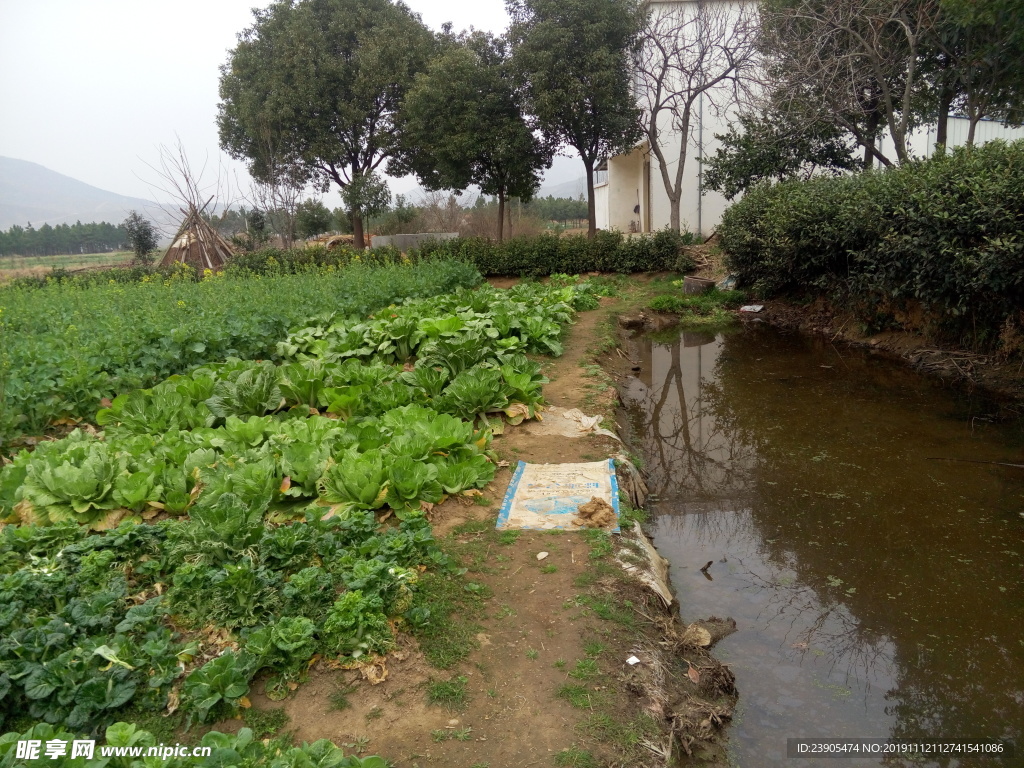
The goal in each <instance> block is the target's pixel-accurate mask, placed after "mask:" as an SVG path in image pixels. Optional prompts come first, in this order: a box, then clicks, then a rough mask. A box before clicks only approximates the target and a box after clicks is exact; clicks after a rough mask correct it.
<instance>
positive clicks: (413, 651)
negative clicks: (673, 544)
mask: <svg viewBox="0 0 1024 768" xmlns="http://www.w3.org/2000/svg"><path fill="white" fill-rule="evenodd" d="M643 298H644V297H643V296H642V294H641V291H640V290H639V289H636V288H633V289H630V291H627V295H626V296H624V297H620V298H606V299H603V300H602V306H601V307H600V308H599V309H597V310H594V311H590V312H584V313H581V314H580V316H579V318H578V322H577V323H576V325H575V326H573V327H572V328H571V329H570V331H569V332H568V335H567V338H566V344H565V354H564V355H563V356H562V357H561V358H558V359H557V360H552V361H547V362H546V373H547V375H548V377H549V378H550V379H551V383H550V384H548V385H547V386H546V387H545V396H546V398H547V400H548V402H549V403H550V404H551V405H555V406H561V407H565V408H571V407H578V408H581V409H583V410H584V411H585V412H586V413H591V414H593V413H600V414H604V415H607V416H610V415H611V414H612V412H613V410H614V407H615V404H616V393H615V389H614V386H613V384H612V381H611V380H610V379H609V377H608V375H607V374H606V373H605V371H604V369H603V368H602V365H604V364H607V365H609V366H611V365H617V364H620V363H622V362H623V357H622V356H621V353H619V352H618V351H617V348H616V347H615V342H614V327H615V325H614V316H615V314H616V313H617V312H619V311H623V310H625V309H627V308H632V307H635V306H637V305H639V304H640V303H642V301H643ZM494 447H495V448H496V449H497V451H498V452H499V454H500V456H501V457H502V458H503V459H504V460H505V461H507V462H508V464H509V467H508V468H505V469H503V470H501V471H500V472H499V474H498V476H497V478H496V479H495V481H494V483H493V484H492V485H491V486H490V487H489V488H488V489H487V490H486V492H485V495H484V496H483V497H481V498H479V499H477V500H476V501H475V502H470V503H466V502H465V501H463V502H461V503H460V502H456V501H448V502H446V503H445V504H444V505H442V506H440V507H438V508H436V509H435V510H434V515H433V523H434V526H435V534H436V536H437V537H438V538H439V539H442V540H443V547H444V549H445V550H446V551H447V552H448V553H449V554H451V555H452V556H453V557H456V558H458V559H459V560H460V561H461V563H462V565H463V566H464V567H465V568H466V569H467V570H466V573H465V575H464V576H463V577H462V578H461V579H452V578H446V579H443V580H438V579H435V580H425V583H424V584H423V585H422V586H423V589H425V590H426V591H427V593H428V594H429V595H430V597H431V603H430V605H431V609H432V610H434V611H435V612H437V615H441V614H443V615H444V616H445V617H446V618H445V619H444V622H443V625H442V626H441V627H439V628H437V630H436V631H428V632H416V633H413V634H414V635H415V637H414V636H412V635H409V634H402V639H401V643H400V647H399V649H398V650H397V651H396V652H395V653H392V654H389V656H388V657H387V658H386V659H384V660H382V661H381V662H380V663H379V664H377V665H376V666H369V667H365V668H362V669H349V670H346V669H336V668H332V667H330V665H328V664H325V663H322V662H321V663H317V664H315V665H314V666H313V667H312V668H311V670H310V673H309V680H308V681H307V682H306V683H304V684H303V685H301V686H299V687H298V688H297V689H296V690H295V691H294V692H293V693H292V694H291V695H290V696H289V697H288V698H286V699H285V700H283V701H280V702H274V701H270V700H269V699H268V698H266V697H265V696H263V695H261V692H262V684H261V683H257V684H256V685H255V686H254V693H255V694H256V695H255V696H253V701H252V704H253V712H252V713H249V714H248V715H247V720H250V721H253V720H259V718H260V717H272V716H276V717H277V718H278V719H283V718H281V717H280V711H283V713H284V714H286V715H287V718H288V723H287V724H286V725H283V726H282V728H283V730H286V731H294V734H295V737H296V739H297V740H299V741H312V740H314V739H318V738H329V739H332V740H334V741H335V742H336V743H338V744H340V745H348V749H350V750H358V751H361V752H362V753H363V754H379V755H381V756H384V757H386V758H388V759H389V760H391V761H393V762H394V764H395V765H396V766H398V768H417V767H420V766H423V767H424V768H425V766H433V765H436V766H445V767H446V768H448V767H449V766H451V767H453V768H484V767H485V766H490V767H491V768H499V767H500V768H515V767H517V766H522V767H523V768H526V767H527V766H582V767H586V766H631V767H634V766H636V767H639V766H664V765H668V764H671V765H677V764H687V765H710V766H724V765H726V760H725V755H724V749H723V743H724V742H723V736H722V733H723V731H722V729H723V727H724V726H725V725H726V724H727V723H728V721H729V718H730V716H731V713H732V708H733V706H734V704H735V701H736V692H735V690H734V687H733V682H732V680H733V679H732V673H731V672H730V671H729V670H728V668H727V667H724V666H722V665H721V664H719V663H718V662H717V661H716V660H715V659H714V658H713V656H711V654H710V653H709V649H708V647H707V646H706V645H705V642H706V640H707V639H708V636H707V635H706V634H705V633H703V632H702V631H701V630H698V629H695V628H691V629H689V631H688V630H687V627H686V626H684V625H682V624H681V623H680V622H679V620H678V619H677V618H676V616H677V613H676V610H675V608H674V607H673V609H671V610H669V609H666V608H665V606H664V605H663V603H662V601H661V599H660V598H658V597H657V596H656V595H655V594H654V593H653V592H652V591H651V590H650V589H648V588H647V587H645V586H642V585H641V584H640V583H639V582H637V581H636V580H635V579H634V578H632V577H630V576H629V575H627V574H626V572H625V571H624V569H623V567H622V564H621V563H620V562H618V561H617V557H618V558H621V559H622V560H624V561H625V562H626V563H627V564H630V563H639V562H642V560H641V557H640V555H641V549H640V547H639V545H638V544H636V543H631V542H630V541H628V540H627V539H628V537H626V536H622V537H620V536H614V537H609V536H608V535H607V534H604V533H603V532H600V531H576V532H557V531H550V532H499V531H496V530H495V527H494V526H495V521H496V518H497V507H498V505H499V504H500V502H501V499H502V498H503V496H504V494H505V491H506V488H507V486H508V483H509V481H510V479H511V476H512V474H511V470H512V468H514V466H515V464H516V462H517V461H518V460H520V459H521V460H524V461H528V462H572V461H596V460H599V459H604V458H607V457H609V456H611V455H613V454H615V453H619V452H621V451H622V450H623V447H622V445H621V444H619V443H618V442H617V441H616V440H613V439H611V438H608V437H601V436H591V437H586V438H581V439H569V438H553V437H551V436H545V435H540V434H535V433H534V431H533V430H532V429H531V427H530V425H529V423H528V424H525V425H521V426H520V427H517V428H509V429H508V430H507V431H506V433H505V434H504V435H502V436H500V437H497V438H496V439H495V442H494ZM540 552H547V553H548V555H547V556H546V557H545V558H544V559H543V560H538V559H537V555H538V553H540ZM684 614H685V608H684ZM688 618H696V617H688ZM706 627H707V628H708V629H709V630H710V632H711V635H712V636H713V637H714V638H715V639H717V637H719V636H721V635H722V634H723V627H724V628H725V629H724V631H725V632H727V631H729V627H728V625H727V624H725V625H723V624H716V623H715V622H712V623H710V624H708V625H706ZM630 657H636V658H638V659H639V660H640V663H638V664H632V665H631V664H628V663H627V659H629V658H630ZM275 710H279V711H278V712H277V713H275ZM230 725H231V724H227V723H225V724H222V726H230ZM235 725H238V723H235ZM687 753H689V754H691V755H692V756H693V757H692V758H690V759H686V761H685V763H684V762H681V761H682V760H683V759H684V758H685V756H686V754H687Z"/></svg>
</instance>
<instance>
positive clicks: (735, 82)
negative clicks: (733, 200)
mask: <svg viewBox="0 0 1024 768" xmlns="http://www.w3.org/2000/svg"><path fill="white" fill-rule="evenodd" d="M731 6H732V4H731V3H717V2H698V3H680V4H669V5H657V4H656V5H654V6H653V8H652V10H651V11H650V13H649V15H648V18H647V24H646V26H645V29H644V31H643V45H642V46H641V47H640V49H639V51H638V53H637V54H636V59H635V66H636V78H637V81H636V88H637V97H638V99H639V102H640V107H641V109H642V110H643V115H642V117H641V120H642V122H643V128H644V131H645V132H646V134H647V140H648V142H649V143H650V147H651V152H652V153H653V154H654V156H655V157H656V158H657V159H658V166H659V169H660V171H661V180H662V183H663V184H664V185H665V193H666V194H667V195H668V199H669V206H670V218H669V222H670V226H671V228H672V229H674V230H675V231H676V232H678V231H679V228H680V226H681V222H680V215H679V206H680V200H681V199H682V188H683V171H684V170H685V167H686V159H687V154H688V152H689V147H690V144H691V143H696V141H697V137H696V136H694V135H693V134H694V133H696V131H697V129H698V127H699V126H698V123H697V121H699V120H700V119H701V117H702V116H701V115H698V117H697V121H695V120H694V113H695V111H698V110H699V107H701V106H702V107H703V109H704V110H705V111H706V112H707V113H708V114H711V115H716V116H717V115H720V114H722V113H724V112H725V111H727V110H729V109H730V108H732V107H734V106H735V105H737V104H738V103H740V102H742V101H745V100H747V99H748V97H749V96H750V95H751V89H752V88H753V87H754V74H755V72H756V71H757V68H756V58H757V50H756V38H757V21H758V19H757V14H756V12H755V11H754V10H752V9H751V8H750V7H749V6H746V5H740V6H739V7H738V8H731ZM699 102H703V103H702V104H699ZM671 134H676V135H678V136H679V146H678V149H676V148H675V147H673V146H672V142H670V141H669V140H668V135H671ZM676 153H678V154H677V156H675V157H670V154H676ZM673 165H675V168H674V170H673V168H672V166H673Z"/></svg>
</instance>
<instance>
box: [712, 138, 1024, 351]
mask: <svg viewBox="0 0 1024 768" xmlns="http://www.w3.org/2000/svg"><path fill="white" fill-rule="evenodd" d="M719 233H720V236H721V243H722V247H723V248H724V249H725V251H726V253H727V263H728V265H729V266H730V268H731V269H732V270H733V271H734V272H735V273H736V274H737V275H738V276H739V278H740V283H741V285H744V286H748V287H750V288H752V289H753V290H754V291H755V292H756V293H757V294H759V295H761V296H765V297H767V296H771V295H778V294H797V293H804V294H807V293H819V294H820V293H830V294H832V295H833V296H834V297H841V298H843V299H844V300H846V301H848V302H849V305H850V306H851V307H853V308H854V309H855V310H856V311H858V313H859V314H860V315H861V317H862V319H864V320H866V321H868V324H869V325H875V326H878V325H879V324H885V322H886V319H887V318H889V319H891V318H892V317H893V312H895V311H898V310H904V309H907V308H910V307H911V306H912V305H914V304H917V305H919V306H920V307H921V308H922V309H923V310H924V312H925V315H926V317H927V318H928V320H929V322H930V324H931V326H932V327H931V328H930V330H932V331H935V332H937V333H938V334H939V335H945V336H954V337H956V338H957V340H958V341H961V342H966V343H971V344H973V345H975V346H990V345H991V344H992V343H993V342H994V341H995V339H996V337H997V336H998V334H999V332H1000V329H1001V328H1003V327H1004V326H1006V325H1007V323H1009V324H1011V325H1012V324H1013V323H1015V322H1017V318H1018V316H1019V313H1020V312H1021V310H1022V309H1024V141H1017V142H1014V143H1012V144H1006V143H1004V142H991V143H989V144H985V145H984V146H980V147H962V148H958V149H956V150H953V151H952V152H947V153H941V154H938V155H936V156H935V157H933V158H931V159H928V160H921V161H915V162H910V163H907V164H905V165H902V166H900V167H898V168H892V169H888V170H882V171H871V172H866V173H861V174H857V175H855V176H846V177H839V178H818V179H811V180H808V181H801V180H791V181H785V182H782V183H779V184H776V185H773V186H769V185H761V186H758V187H755V188H754V189H753V190H751V191H750V192H749V193H748V194H747V195H746V196H745V197H744V198H743V199H742V200H741V201H740V202H738V203H736V204H735V205H733V206H732V207H731V208H729V209H728V210H727V211H726V212H725V215H724V217H723V219H722V223H721V225H720V227H719Z"/></svg>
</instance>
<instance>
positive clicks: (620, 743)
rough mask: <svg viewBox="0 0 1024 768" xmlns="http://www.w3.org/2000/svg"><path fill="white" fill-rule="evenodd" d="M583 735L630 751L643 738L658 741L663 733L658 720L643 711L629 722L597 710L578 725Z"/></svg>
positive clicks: (577, 730)
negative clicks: (618, 719)
mask: <svg viewBox="0 0 1024 768" xmlns="http://www.w3.org/2000/svg"><path fill="white" fill-rule="evenodd" d="M576 732H577V733H579V734H580V735H581V736H586V737H587V738H591V739H595V740H597V741H603V742H608V743H613V744H615V745H616V746H617V747H618V748H619V749H621V750H623V751H627V752H628V751H630V750H633V749H635V748H636V747H638V746H639V745H640V742H641V741H642V740H643V739H645V738H646V739H649V740H651V741H656V740H657V739H658V737H659V736H660V734H661V729H660V728H659V727H658V723H657V721H656V720H655V719H654V718H653V717H651V716H650V715H648V714H646V713H641V714H640V715H638V716H637V717H635V718H633V719H632V720H630V721H629V722H626V723H620V722H618V721H617V720H615V719H614V718H612V717H609V716H608V715H607V714H605V713H603V712H595V713H594V714H592V715H590V716H589V717H588V718H587V719H586V720H584V721H583V722H582V723H580V724H579V725H577V726H576Z"/></svg>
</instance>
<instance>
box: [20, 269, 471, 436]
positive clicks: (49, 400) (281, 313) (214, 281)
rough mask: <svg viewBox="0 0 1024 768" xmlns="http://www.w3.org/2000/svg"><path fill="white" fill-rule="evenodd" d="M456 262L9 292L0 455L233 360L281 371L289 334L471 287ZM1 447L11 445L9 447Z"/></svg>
mask: <svg viewBox="0 0 1024 768" xmlns="http://www.w3.org/2000/svg"><path fill="white" fill-rule="evenodd" d="M479 281H480V276H479V274H478V273H477V271H476V270H475V269H473V268H472V267H471V266H469V265H467V264H464V263H461V262H457V261H425V262H422V263H419V264H416V265H413V264H393V265H385V266H376V267H367V266H360V265H358V264H355V265H351V266H347V267H343V268H341V269H327V270H311V271H308V272H305V273H303V274H280V275H264V276H258V277H257V276H245V275H243V276H241V277H237V278H234V277H216V276H213V277H208V278H207V279H205V280H203V281H202V282H194V281H192V280H191V279H187V276H183V277H181V278H177V279H175V278H170V279H163V278H161V277H159V276H155V275H154V276H153V278H152V279H151V281H149V282H133V283H109V284H105V285H103V284H101V285H96V284H92V285H89V284H87V285H85V286H82V287H79V286H78V285H77V284H75V283H70V284H60V283H57V282H53V283H52V284H49V285H45V286H44V287H41V288H33V287H30V286H25V287H7V288H2V289H0V443H2V442H3V440H4V437H5V435H6V436H7V437H8V439H9V438H10V437H11V436H13V435H17V434H20V433H30V434H38V433H39V432H41V431H42V430H43V428H44V427H45V426H46V425H47V424H49V423H51V422H52V421H54V420H55V419H60V418H67V417H71V418H81V417H86V418H90V417H91V416H92V415H93V414H94V413H95V410H96V408H97V407H98V405H99V402H100V400H101V399H102V398H104V397H106V398H112V397H113V396H114V395H115V394H117V393H118V392H125V391H128V390H131V389H138V388H140V387H149V386H153V385H154V384H156V383H157V382H159V381H161V380H163V379H165V378H167V377H168V376H170V375H172V374H176V373H183V372H184V371H187V370H189V369H190V368H192V367H194V366H196V365H201V364H204V363H213V362H218V361H223V360H226V359H228V358H229V357H237V358H245V359H255V358H264V359H273V357H274V345H275V343H276V342H277V341H279V340H280V339H281V338H283V336H284V335H285V334H286V333H287V331H288V329H289V328H291V327H293V326H295V325H297V324H300V323H305V322H308V320H309V318H311V317H316V316H317V315H320V314H323V313H337V314H340V315H349V314H352V315H359V316H365V315H367V314H368V313H370V312H372V311H374V310H376V309H379V308H380V307H385V306H387V305H389V304H392V303H394V302H397V301H402V300H405V299H406V298H422V297H426V296H433V295H436V294H439V293H446V292H448V291H451V290H454V289H455V288H457V287H472V286H474V285H476V284H477V283H478V282H479ZM0 447H2V445H0Z"/></svg>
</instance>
